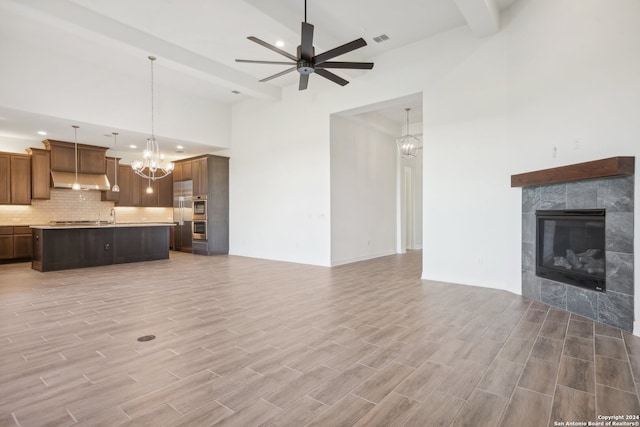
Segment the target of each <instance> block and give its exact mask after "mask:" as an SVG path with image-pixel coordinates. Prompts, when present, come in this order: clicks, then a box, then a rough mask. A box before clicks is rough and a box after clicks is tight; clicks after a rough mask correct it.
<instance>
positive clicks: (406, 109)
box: [405, 108, 411, 135]
mask: <svg viewBox="0 0 640 427" xmlns="http://www.w3.org/2000/svg"><path fill="white" fill-rule="evenodd" d="M409 110H411V108H405V111H406V112H407V129H406V132H405V135H409Z"/></svg>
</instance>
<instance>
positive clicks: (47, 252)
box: [31, 224, 173, 272]
mask: <svg viewBox="0 0 640 427" xmlns="http://www.w3.org/2000/svg"><path fill="white" fill-rule="evenodd" d="M171 226H173V224H117V225H95V226H32V227H31V228H33V259H32V262H31V267H32V268H33V269H34V270H38V271H42V272H44V271H56V270H68V269H72V268H84V267H96V266H99V265H110V264H123V263H128V262H140V261H153V260H160V259H169V227H171Z"/></svg>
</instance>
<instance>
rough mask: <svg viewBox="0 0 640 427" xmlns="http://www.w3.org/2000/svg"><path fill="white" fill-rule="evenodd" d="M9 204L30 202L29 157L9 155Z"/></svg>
mask: <svg viewBox="0 0 640 427" xmlns="http://www.w3.org/2000/svg"><path fill="white" fill-rule="evenodd" d="M11 204H13V205H30V204H31V157H30V156H27V155H22V154H17V155H12V156H11Z"/></svg>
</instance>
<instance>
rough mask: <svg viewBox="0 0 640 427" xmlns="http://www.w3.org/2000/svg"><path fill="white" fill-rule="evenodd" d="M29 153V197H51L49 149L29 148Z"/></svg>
mask: <svg viewBox="0 0 640 427" xmlns="http://www.w3.org/2000/svg"><path fill="white" fill-rule="evenodd" d="M29 153H30V154H31V198H32V199H44V200H48V199H50V198H51V185H50V184H51V151H49V150H42V149H39V148H30V149H29Z"/></svg>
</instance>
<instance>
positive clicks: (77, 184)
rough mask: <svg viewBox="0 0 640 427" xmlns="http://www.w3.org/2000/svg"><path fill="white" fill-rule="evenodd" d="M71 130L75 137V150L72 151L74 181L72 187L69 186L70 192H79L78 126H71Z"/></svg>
mask: <svg viewBox="0 0 640 427" xmlns="http://www.w3.org/2000/svg"><path fill="white" fill-rule="evenodd" d="M71 127H72V128H73V133H74V137H75V142H76V143H75V150H74V153H75V154H74V157H75V159H76V180H75V181H74V182H73V185H72V186H71V189H72V190H79V189H80V183H79V182H78V128H79V127H80V126H78V125H73V126H71Z"/></svg>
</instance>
